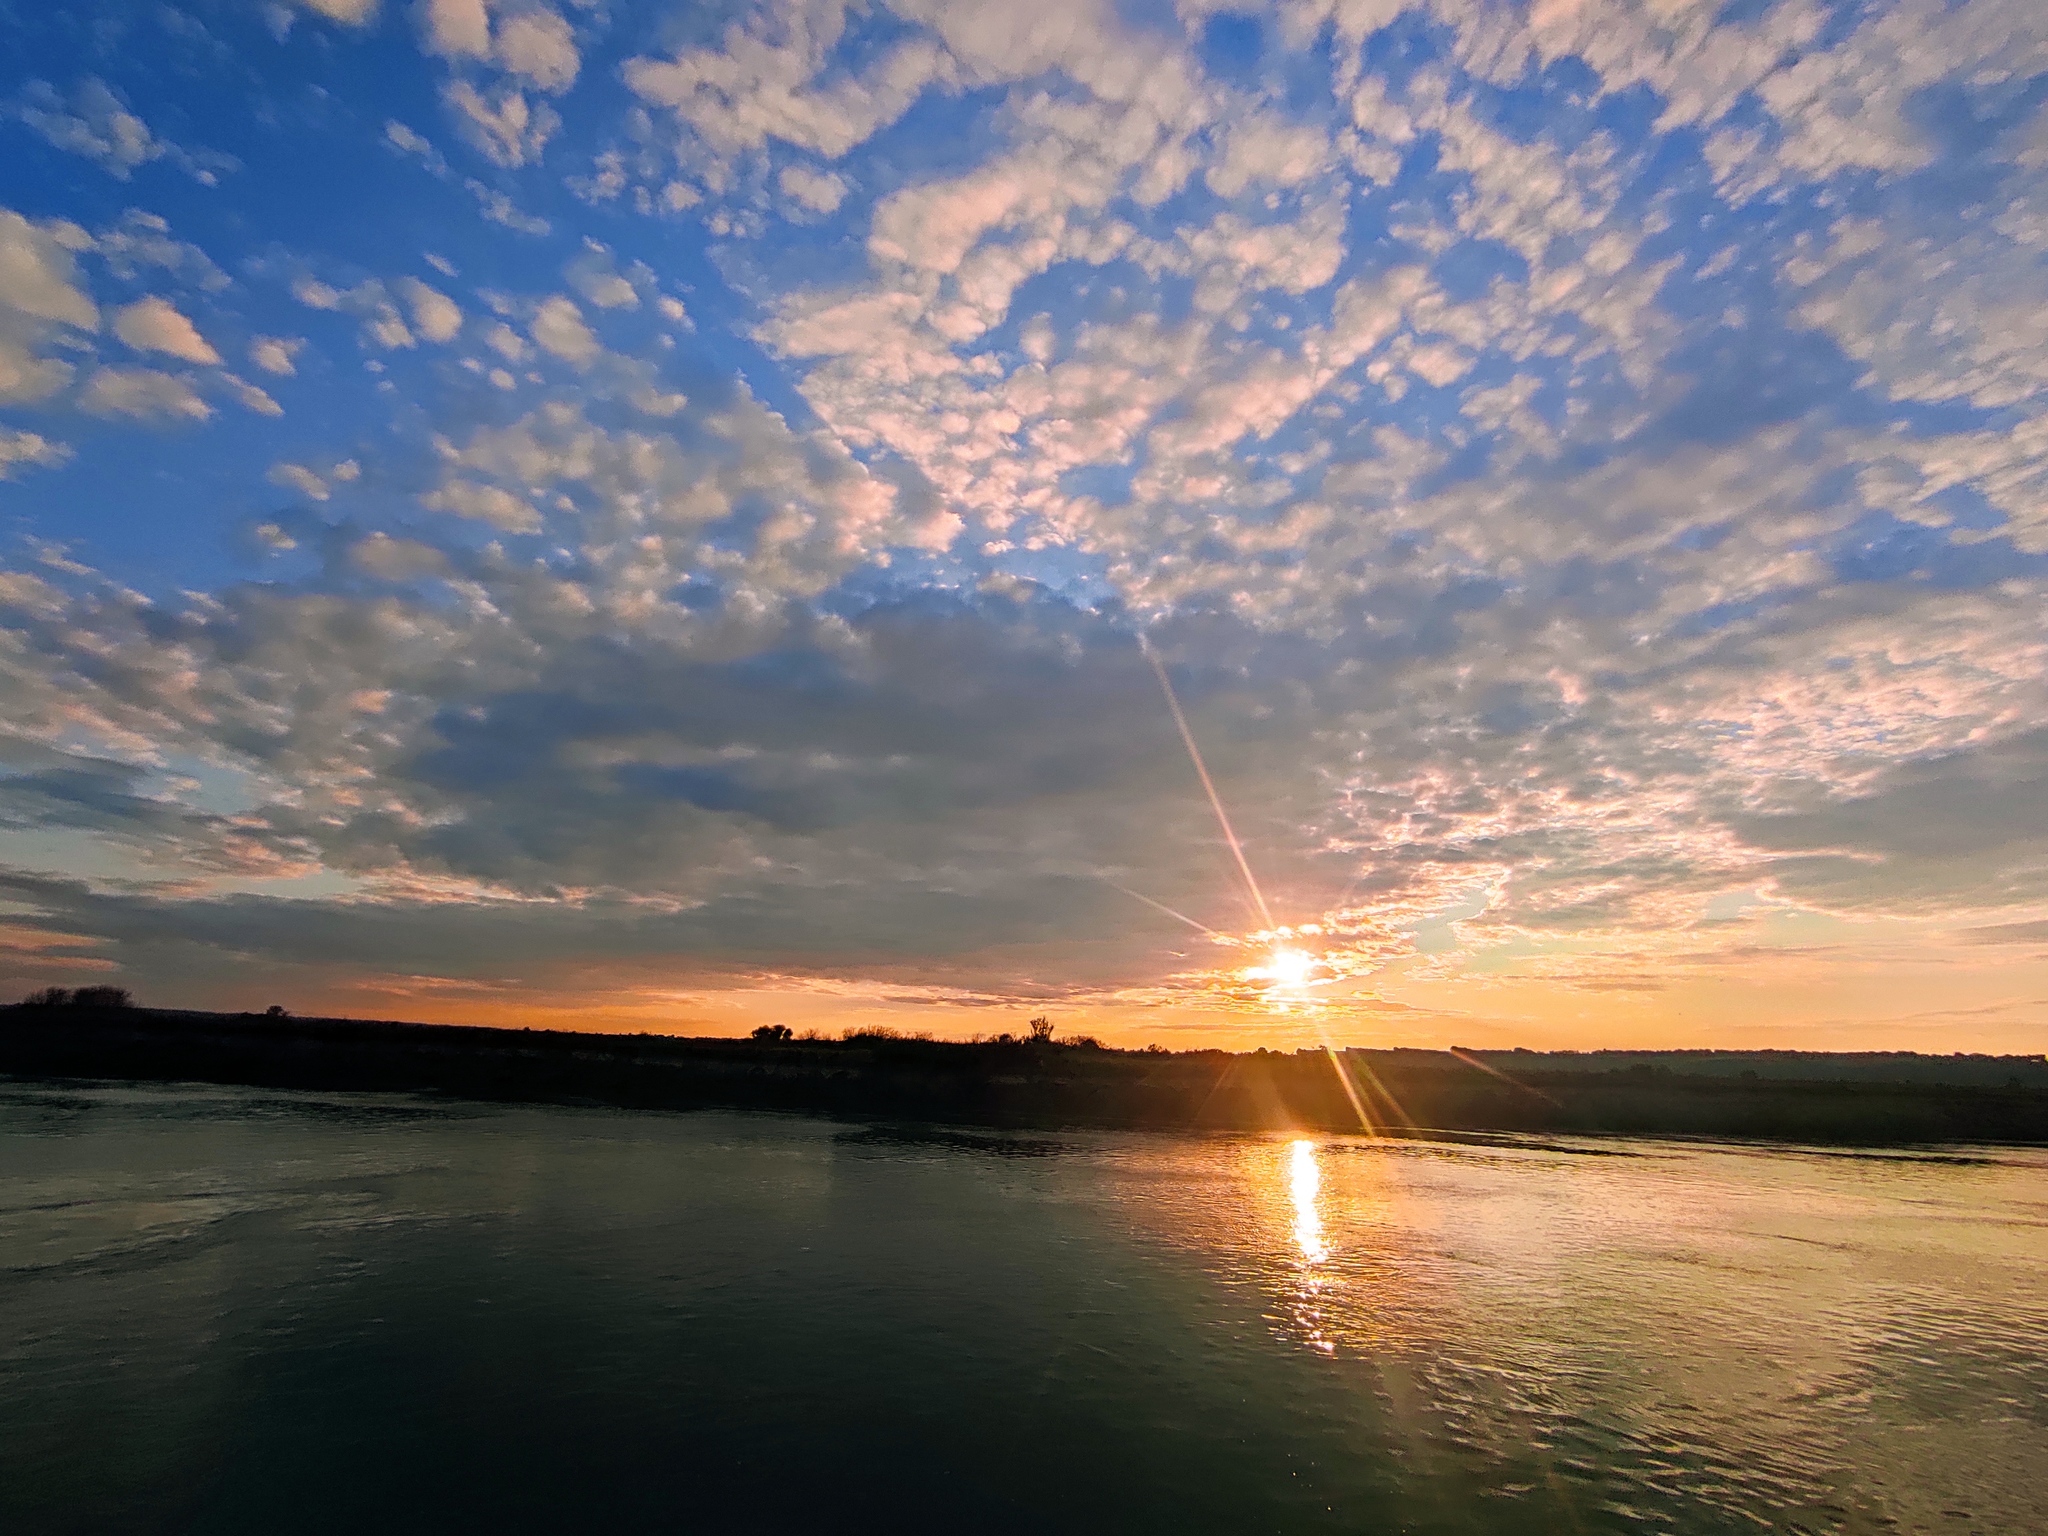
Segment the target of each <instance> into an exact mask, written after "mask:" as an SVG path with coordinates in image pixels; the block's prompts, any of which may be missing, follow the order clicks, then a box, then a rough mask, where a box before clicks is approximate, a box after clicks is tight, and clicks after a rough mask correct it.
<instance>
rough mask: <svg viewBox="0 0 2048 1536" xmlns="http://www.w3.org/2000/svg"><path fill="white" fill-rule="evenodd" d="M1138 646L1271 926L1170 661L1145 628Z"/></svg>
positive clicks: (1268, 910)
mask: <svg viewBox="0 0 2048 1536" xmlns="http://www.w3.org/2000/svg"><path fill="white" fill-rule="evenodd" d="M1138 649H1139V650H1141V651H1143V652H1144V653H1145V659H1146V660H1147V661H1149V662H1150V663H1151V664H1152V673H1153V675H1154V676H1155V677H1157V678H1158V679H1159V686H1160V688H1161V690H1162V691H1164V693H1165V694H1166V707H1167V708H1168V709H1170V710H1172V711H1173V723H1174V725H1175V726H1176V727H1178V728H1179V730H1180V739H1181V741H1182V742H1183V743H1184V744H1185V745H1186V746H1187V749H1188V759H1189V760H1190V761H1191V762H1193V763H1194V765H1195V773H1196V775H1197V776H1198V777H1199V778H1200V779H1201V781H1202V788H1203V789H1204V790H1205V791H1206V792H1207V793H1208V796H1209V807H1210V809H1211V810H1213V811H1215V813H1216V824H1217V825H1218V826H1220V827H1221V828H1222V829H1223V839H1224V841H1225V842H1227V843H1229V844H1230V852H1231V856H1232V857H1233V858H1235V859H1236V860H1237V869H1238V873H1239V874H1241V875H1242V876H1243V877H1244V884H1245V889H1246V890H1248V891H1249V892H1251V897H1252V903H1253V905H1254V907H1256V909H1257V911H1258V915H1259V920H1260V922H1262V923H1263V924H1264V925H1265V926H1266V927H1267V928H1271V927H1273V926H1274V924H1273V911H1272V908H1270V907H1268V906H1267V905H1266V894H1265V892H1263V891H1261V890H1260V889H1259V882H1258V879H1257V877H1256V876H1254V875H1253V874H1252V866H1251V863H1250V862H1249V861H1248V860H1247V859H1246V858H1245V856H1244V844H1243V843H1241V842H1239V841H1238V837H1237V831H1236V829H1235V828H1233V827H1232V826H1231V825H1230V817H1229V815H1228V814H1227V813H1226V812H1225V811H1224V809H1223V797H1222V796H1221V795H1219V794H1217V793H1216V783H1215V781H1214V780H1213V779H1211V778H1210V777H1209V766H1208V764H1207V763H1205V762H1203V761H1202V749H1201V748H1200V747H1198V746H1196V745H1195V733H1194V731H1193V730H1191V729H1190V728H1189V726H1188V717H1187V716H1186V715H1185V714H1183V713H1182V712H1181V707H1180V698H1179V696H1178V695H1177V694H1175V693H1174V691H1173V683H1172V680H1171V679H1169V678H1168V677H1167V675H1166V664H1165V663H1164V662H1162V661H1161V660H1160V659H1159V653H1158V652H1157V651H1155V650H1153V649H1152V640H1151V637H1150V636H1148V635H1146V634H1145V633H1144V632H1143V631H1142V630H1141V631H1140V632H1139V634H1138Z"/></svg>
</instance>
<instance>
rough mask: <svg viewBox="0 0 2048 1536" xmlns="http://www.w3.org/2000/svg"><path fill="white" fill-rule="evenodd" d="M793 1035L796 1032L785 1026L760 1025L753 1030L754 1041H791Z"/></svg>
mask: <svg viewBox="0 0 2048 1536" xmlns="http://www.w3.org/2000/svg"><path fill="white" fill-rule="evenodd" d="M795 1035H796V1031H795V1030H793V1029H791V1028H790V1027H789V1026H788V1025H787V1024H762V1025H759V1026H757V1027H756V1028H755V1030H754V1038H755V1039H756V1040H768V1041H774V1042H778V1043H779V1042H781V1041H784V1040H789V1039H792V1038H794V1037H795Z"/></svg>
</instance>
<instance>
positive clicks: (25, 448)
mask: <svg viewBox="0 0 2048 1536" xmlns="http://www.w3.org/2000/svg"><path fill="white" fill-rule="evenodd" d="M70 458H71V449H70V447H69V446H68V445H67V444H64V443H53V442H51V441H50V440H49V439H48V438H46V437H44V436H42V435H41V434H40V433H36V432H10V431H7V430H5V429H4V428H0V480H5V479H8V478H10V477H11V476H12V475H13V474H14V473H15V472H16V471H17V470H19V469H21V468H23V467H24V466H28V467H33V468H39V469H55V468H56V467H57V466H58V465H60V464H64V463H67V462H69V460H70Z"/></svg>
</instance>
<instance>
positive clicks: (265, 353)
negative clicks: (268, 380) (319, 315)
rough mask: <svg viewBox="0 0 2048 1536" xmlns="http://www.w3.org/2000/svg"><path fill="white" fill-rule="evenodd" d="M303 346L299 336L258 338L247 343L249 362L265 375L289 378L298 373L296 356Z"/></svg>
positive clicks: (303, 341) (304, 343)
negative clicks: (271, 374)
mask: <svg viewBox="0 0 2048 1536" xmlns="http://www.w3.org/2000/svg"><path fill="white" fill-rule="evenodd" d="M305 345H306V342H305V338H303V337H299V336H258V337H255V338H253V339H252V340H251V341H250V343H249V361H250V362H251V363H253V364H255V365H256V366H257V367H258V368H261V369H262V370H263V371H264V372H265V373H275V374H279V375H282V376H286V377H289V376H290V375H292V374H295V373H297V372H298V371H299V370H298V356H299V353H300V352H301V351H303V350H304V349H305Z"/></svg>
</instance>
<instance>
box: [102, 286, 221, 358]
mask: <svg viewBox="0 0 2048 1536" xmlns="http://www.w3.org/2000/svg"><path fill="white" fill-rule="evenodd" d="M114 334H115V335H116V336H118V337H120V338H121V339H122V340H123V341H125V342H127V343H128V345H129V346H131V347H133V348H134V349H135V350H136V351H138V352H161V353H163V354H164V355H165V356H167V357H175V358H178V359H179V360H180V361H182V362H187V363H205V364H213V363H218V362H219V361H220V354H219V353H218V352H216V351H214V349H213V347H212V346H211V345H210V344H208V342H207V340H206V338H205V337H203V336H201V335H200V334H199V330H198V328H197V327H196V326H194V325H193V324H192V322H191V321H190V320H188V319H186V318H185V316H184V315H182V314H180V313H179V312H178V310H177V309H176V308H175V307H174V306H173V305H171V304H170V303H169V302H168V301H166V300H164V299H160V298H157V297H156V296H155V295H153V294H152V295H151V296H150V297H148V298H145V299H138V300H136V301H135V302H134V303H133V304H130V305H129V306H128V307H127V308H125V309H122V310H119V311H117V312H116V313H115V315H114Z"/></svg>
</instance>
